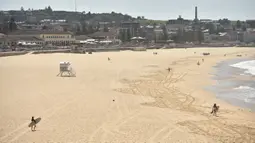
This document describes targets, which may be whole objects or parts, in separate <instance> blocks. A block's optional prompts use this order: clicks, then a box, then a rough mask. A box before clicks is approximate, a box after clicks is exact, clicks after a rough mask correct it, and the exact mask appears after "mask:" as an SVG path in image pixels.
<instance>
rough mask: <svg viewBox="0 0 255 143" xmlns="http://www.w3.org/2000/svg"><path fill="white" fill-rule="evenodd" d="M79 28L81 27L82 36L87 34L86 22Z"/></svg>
mask: <svg viewBox="0 0 255 143" xmlns="http://www.w3.org/2000/svg"><path fill="white" fill-rule="evenodd" d="M81 26H82V32H83V33H84V34H87V33H88V28H87V23H86V22H82V23H81Z"/></svg>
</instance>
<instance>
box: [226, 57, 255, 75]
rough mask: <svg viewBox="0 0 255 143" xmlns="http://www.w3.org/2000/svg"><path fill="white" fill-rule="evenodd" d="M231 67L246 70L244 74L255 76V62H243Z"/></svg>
mask: <svg viewBox="0 0 255 143" xmlns="http://www.w3.org/2000/svg"><path fill="white" fill-rule="evenodd" d="M231 66H232V67H235V68H240V69H244V70H245V72H244V73H247V74H251V75H255V60H250V61H242V62H239V63H236V64H233V65H231Z"/></svg>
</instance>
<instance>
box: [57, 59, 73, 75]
mask: <svg viewBox="0 0 255 143" xmlns="http://www.w3.org/2000/svg"><path fill="white" fill-rule="evenodd" d="M63 73H68V76H69V77H75V76H76V73H75V71H74V70H73V68H72V66H71V63H70V62H60V63H59V74H58V75H57V76H59V75H60V76H61V77H62V76H63Z"/></svg>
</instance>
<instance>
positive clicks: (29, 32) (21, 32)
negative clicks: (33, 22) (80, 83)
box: [8, 30, 73, 35]
mask: <svg viewBox="0 0 255 143" xmlns="http://www.w3.org/2000/svg"><path fill="white" fill-rule="evenodd" d="M39 34H73V33H72V32H64V31H63V32H62V31H44V30H17V31H14V32H11V33H9V34H8V35H39Z"/></svg>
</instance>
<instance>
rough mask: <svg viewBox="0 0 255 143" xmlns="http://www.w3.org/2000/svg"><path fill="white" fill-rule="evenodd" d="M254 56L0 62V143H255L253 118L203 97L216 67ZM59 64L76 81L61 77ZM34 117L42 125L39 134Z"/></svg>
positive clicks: (176, 54) (253, 51) (178, 54)
mask: <svg viewBox="0 0 255 143" xmlns="http://www.w3.org/2000/svg"><path fill="white" fill-rule="evenodd" d="M153 52H157V53H158V54H157V55H154V54H153ZM203 52H210V54H211V55H209V56H203V55H202V53H203ZM224 54H227V56H224ZM238 54H241V55H242V57H237V56H236V55H238ZM254 55H255V48H191V49H168V50H163V49H158V50H147V51H143V52H134V51H123V52H105V53H93V54H91V55H89V54H38V55H33V54H27V55H20V56H11V57H1V58H0V143H145V142H146V143H158V142H160V143H184V142H185V143H218V142H219V143H222V142H224V143H233V142H235V143H254V142H255V113H254V112H251V111H249V110H248V109H241V108H240V107H237V106H233V105H231V104H229V103H227V102H225V101H223V100H220V99H217V98H216V97H215V95H214V93H212V92H209V91H207V90H205V87H206V86H209V85H212V84H215V81H214V80H213V79H212V76H213V75H212V74H211V73H212V72H213V70H214V69H213V68H212V67H213V66H215V65H216V64H217V63H219V62H221V61H224V60H227V59H233V58H248V57H253V56H254ZM108 57H110V58H111V60H110V61H108V60H107V58H108ZM202 59H204V62H202ZM61 61H69V62H71V63H72V67H73V69H74V70H75V72H76V77H57V76H56V75H57V74H58V73H59V62H61ZM198 61H199V62H200V65H199V66H198V65H197V62H198ZM168 67H170V68H172V70H171V71H170V72H169V71H168V70H166V69H167V68H168ZM214 103H217V104H218V105H219V106H220V110H219V112H218V117H215V116H212V115H211V114H210V112H211V107H212V105H213V104H214ZM32 116H35V118H37V117H41V118H42V120H41V121H40V123H38V124H37V128H36V129H37V130H36V131H35V132H32V131H31V130H30V128H28V124H29V123H30V119H31V117H32Z"/></svg>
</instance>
